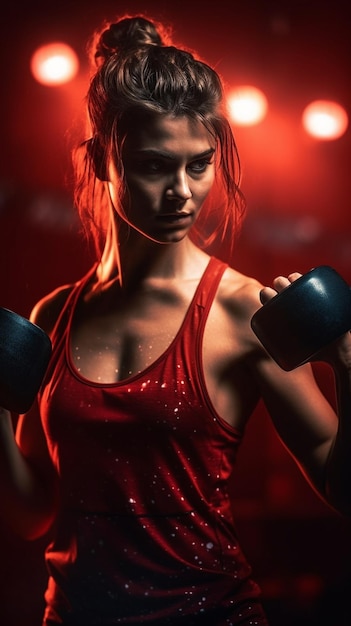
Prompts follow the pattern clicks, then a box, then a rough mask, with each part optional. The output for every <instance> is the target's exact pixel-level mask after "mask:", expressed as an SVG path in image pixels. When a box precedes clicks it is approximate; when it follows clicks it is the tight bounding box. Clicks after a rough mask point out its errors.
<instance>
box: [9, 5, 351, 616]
mask: <svg viewBox="0 0 351 626" xmlns="http://www.w3.org/2000/svg"><path fill="white" fill-rule="evenodd" d="M135 12H142V13H146V14H149V15H150V16H154V17H155V18H156V19H158V20H164V21H165V22H166V23H168V24H171V25H172V26H173V31H174V38H175V40H176V42H178V43H183V44H184V45H186V46H189V47H191V48H193V49H195V50H197V51H198V52H199V54H200V55H201V56H202V57H203V58H205V59H206V60H207V61H208V62H209V63H210V64H212V65H214V66H215V67H216V69H217V70H218V71H219V72H220V73H221V75H222V77H223V78H224V80H225V82H226V83H227V85H231V84H232V85H233V86H236V85H239V84H247V83H250V84H254V85H256V86H258V87H259V88H261V89H262V90H263V91H264V92H265V94H266V96H267V98H268V102H269V111H268V115H267V117H266V119H265V120H264V121H263V122H262V123H261V124H260V125H259V126H256V127H252V128H241V129H240V128H236V129H234V130H235V133H236V137H237V143H238V147H239V152H240V155H241V161H242V166H243V190H244V192H245V194H246V197H247V202H248V212H247V217H246V220H245V223H244V227H243V231H242V234H241V238H240V240H239V242H238V243H237V246H236V250H235V253H234V256H233V265H234V266H235V267H237V268H238V269H240V270H241V271H244V272H245V273H248V274H253V275H255V276H256V277H257V278H259V279H260V280H261V281H262V282H263V283H270V282H271V280H272V278H273V277H274V276H275V275H277V274H280V273H287V272H291V271H294V270H297V271H301V272H305V271H307V270H309V269H310V268H311V267H314V266H316V265H319V264H329V265H332V266H333V267H334V268H335V269H336V270H337V271H339V272H340V273H341V274H342V275H343V276H344V277H345V279H346V280H347V281H348V282H350V284H351V263H350V259H351V238H350V235H351V221H350V192H351V175H350V154H351V134H350V133H351V131H350V129H348V130H347V132H346V134H345V135H344V136H343V137H342V138H340V139H338V140H337V141H332V142H327V141H326V142H318V141H315V140H312V139H311V138H309V137H308V136H307V135H306V134H305V132H304V131H303V129H302V125H301V114H302V111H303V108H304V107H305V106H306V105H307V104H308V103H309V102H310V101H311V100H314V99H319V98H326V99H333V100H337V101H339V102H340V103H341V104H343V105H344V107H345V108H346V110H347V112H348V114H349V116H350V115H351V86H350V66H351V36H350V35H351V18H350V17H349V15H348V3H347V2H346V1H345V2H342V1H341V0H335V1H331V2H327V1H326V0H324V1H321V0H320V1H319V2H317V1H315V0H312V1H306V2H299V1H294V0H287V1H285V2H284V1H278V0H273V1H268V0H262V1H259V0H257V1H253V0H248V1H244V0H243V1H242V2H237V1H232V2H230V3H223V2H221V3H214V4H213V5H211V4H209V3H206V2H203V1H201V2H199V1H198V0H193V1H192V2H184V1H180V0H179V1H178V2H174V3H167V4H166V3H165V2H161V1H159V2H157V1H156V0H153V1H147V0H145V1H144V2H137V1H135V0H130V2H118V3H117V2H111V1H107V0H100V1H99V2H96V3H93V2H89V1H88V0H86V1H85V2H82V1H81V0H75V1H74V2H72V1H71V2H68V0H60V2H58V3H55V5H53V6H52V5H51V4H50V3H49V2H13V3H11V4H10V5H9V6H7V11H6V15H5V14H3V16H2V18H1V23H0V32H1V39H0V42H1V100H0V103H1V104H0V106H1V118H0V119H1V149H0V306H4V307H6V308H10V309H13V310H16V311H17V312H18V313H20V314H22V315H24V316H28V315H29V313H30V310H31V308H32V306H33V305H34V303H35V302H36V301H37V300H38V298H40V297H41V296H43V295H44V294H46V293H47V292H48V291H50V290H51V289H53V288H55V287H56V286H58V285H59V284H61V283H65V282H69V281H72V280H76V279H77V278H78V277H79V276H80V275H81V274H82V272H84V271H85V270H86V269H88V267H89V266H90V263H91V260H92V257H91V253H90V251H89V250H88V248H87V247H86V246H85V244H84V242H83V241H82V239H81V236H80V233H79V224H78V221H77V218H76V215H75V213H74V210H73V208H72V198H71V191H70V186H69V177H70V147H71V145H72V141H73V137H72V133H73V128H74V126H75V123H76V121H77V120H78V119H79V116H80V115H81V112H82V109H83V106H84V94H85V91H86V87H87V77H88V74H87V71H88V70H87V65H86V56H85V46H86V42H87V40H88V38H89V37H90V35H91V33H92V31H93V29H94V28H95V27H97V26H99V25H100V24H101V23H102V21H103V20H104V19H105V18H106V19H108V20H109V19H112V18H114V17H115V16H121V15H124V14H125V13H135ZM52 40H61V41H62V40H63V41H65V42H66V43H69V44H70V45H71V46H72V47H73V48H74V49H75V50H76V52H77V53H78V55H79V58H80V62H81V69H80V73H79V75H78V76H77V77H76V78H75V79H74V80H73V81H72V82H71V83H69V84H68V85H65V86H62V87H44V86H42V85H39V84H37V83H36V82H35V81H34V79H33V78H32V76H31V74H30V71H29V59H30V56H31V54H32V52H33V51H34V49H35V48H36V47H37V46H38V45H40V44H42V43H47V42H49V41H52ZM315 369H316V375H317V377H318V380H319V381H320V384H321V385H323V386H324V388H325V390H326V393H327V395H328V397H330V399H331V401H332V402H334V395H333V380H332V377H331V374H330V371H329V370H328V368H327V367H326V366H322V365H317V366H315ZM233 496H234V504H233V506H234V509H235V512H236V515H237V520H238V522H237V525H238V532H239V534H240V536H241V537H242V543H243V546H244V549H245V551H246V553H247V556H248V557H249V559H250V561H251V563H252V565H253V569H254V573H255V575H256V577H257V579H258V580H259V582H260V583H261V585H262V589H263V597H264V600H265V603H266V606H267V611H268V613H269V615H270V617H271V622H272V626H292V625H293V626H298V625H299V626H303V625H304V624H308V625H309V626H314V625H315V624H316V625H317V624H318V625H319V626H320V625H323V626H324V625H325V626H343V625H344V624H346V615H347V610H346V608H347V607H346V605H347V599H348V596H349V594H350V591H351V584H350V582H351V580H350V579H351V571H350V557H351V539H350V522H349V520H344V519H342V518H340V517H339V516H338V515H337V514H335V513H334V512H332V511H330V510H329V509H328V508H327V507H326V506H325V505H324V504H323V503H322V502H321V501H320V500H319V499H318V498H317V496H316V495H315V494H314V493H313V492H312V490H311V489H310V487H309V486H308V485H307V484H306V483H305V481H304V479H303V478H302V477H301V476H300V474H299V472H298V470H297V469H296V467H295V465H294V464H293V462H292V460H291V459H290V457H289V456H288V455H287V453H286V451H285V450H284V448H283V447H282V446H281V444H280V442H279V441H278V439H277V437H276V435H275V434H274V432H273V430H272V427H271V425H270V422H269V419H268V417H267V415H266V413H265V411H264V409H263V407H259V408H258V410H257V411H256V412H255V415H254V417H253V420H252V422H251V423H250V424H249V427H248V432H247V439H246V441H245V442H244V444H243V447H242V450H241V452H240V455H239V459H238V467H237V472H236V474H235V477H234V478H233ZM0 506H1V504H0ZM0 530H1V540H0V541H1V559H0V575H1V581H2V582H1V587H0V624H1V626H39V624H40V620H41V614H42V608H43V599H42V595H43V590H44V588H45V580H46V572H45V568H44V564H43V558H42V553H43V549H44V547H45V544H46V542H47V540H48V538H43V539H42V540H39V541H35V542H29V543H27V542H23V541H21V540H19V539H18V538H17V537H16V536H14V534H13V533H12V532H11V529H9V528H6V527H3V526H1V528H0Z"/></svg>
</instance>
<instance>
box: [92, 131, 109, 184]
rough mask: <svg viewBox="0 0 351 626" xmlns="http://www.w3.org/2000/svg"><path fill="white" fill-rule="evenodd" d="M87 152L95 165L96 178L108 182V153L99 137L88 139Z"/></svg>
mask: <svg viewBox="0 0 351 626" xmlns="http://www.w3.org/2000/svg"><path fill="white" fill-rule="evenodd" d="M87 152H88V155H89V158H90V160H91V163H92V165H93V168H94V172H95V176H96V177H97V178H99V180H101V181H106V180H108V172H107V165H106V152H105V150H104V149H103V147H102V146H101V143H100V141H99V140H98V139H97V137H92V138H91V139H88V141H87Z"/></svg>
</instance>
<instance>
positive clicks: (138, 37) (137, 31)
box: [95, 16, 163, 63]
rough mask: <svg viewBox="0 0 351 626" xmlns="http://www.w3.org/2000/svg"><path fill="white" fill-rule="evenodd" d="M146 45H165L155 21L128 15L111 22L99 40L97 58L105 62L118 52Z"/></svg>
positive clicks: (100, 61)
mask: <svg viewBox="0 0 351 626" xmlns="http://www.w3.org/2000/svg"><path fill="white" fill-rule="evenodd" d="M144 45H159V46H162V45H163V40H162V38H161V36H160V34H159V32H158V30H157V28H156V26H155V24H154V23H153V22H151V21H150V20H147V19H146V18H144V17H140V16H138V17H126V18H123V19H121V20H120V21H118V22H116V23H113V24H110V26H109V28H107V29H106V30H104V31H103V32H102V34H101V36H100V39H99V40H98V43H97V46H96V52H95V60H96V61H97V62H98V63H103V62H104V61H106V60H107V59H109V58H110V57H111V56H112V55H114V54H116V53H118V52H126V51H128V50H131V49H132V48H134V49H135V48H138V47H141V46H144Z"/></svg>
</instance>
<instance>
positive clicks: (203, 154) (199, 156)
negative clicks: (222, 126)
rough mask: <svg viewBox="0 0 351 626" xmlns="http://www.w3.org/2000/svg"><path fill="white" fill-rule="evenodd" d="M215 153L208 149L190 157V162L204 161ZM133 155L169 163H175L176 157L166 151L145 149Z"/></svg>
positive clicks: (213, 150) (212, 149)
mask: <svg viewBox="0 0 351 626" xmlns="http://www.w3.org/2000/svg"><path fill="white" fill-rule="evenodd" d="M214 152H215V149H214V148H209V149H208V150H204V152H200V153H199V154H194V155H192V156H191V158H190V160H191V161H195V160H197V159H205V158H206V157H209V156H212V155H213V154H214ZM135 154H140V155H141V156H154V157H155V156H157V157H158V158H160V157H161V158H163V159H168V160H170V161H175V160H176V157H175V156H174V154H173V153H172V152H167V151H166V150H158V149H153V148H150V149H145V150H136V151H135Z"/></svg>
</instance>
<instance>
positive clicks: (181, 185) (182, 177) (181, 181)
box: [166, 170, 192, 200]
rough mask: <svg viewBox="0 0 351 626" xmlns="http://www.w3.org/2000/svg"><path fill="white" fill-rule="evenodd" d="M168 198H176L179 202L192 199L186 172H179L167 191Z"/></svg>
mask: <svg viewBox="0 0 351 626" xmlns="http://www.w3.org/2000/svg"><path fill="white" fill-rule="evenodd" d="M166 196H167V198H175V199H178V200H179V199H181V200H189V199H190V198H191V197H192V193H191V190H190V187H189V182H188V175H187V172H186V170H181V171H178V172H177V173H176V174H175V175H174V177H173V179H172V181H171V182H170V185H169V187H168V189H167V191H166Z"/></svg>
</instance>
